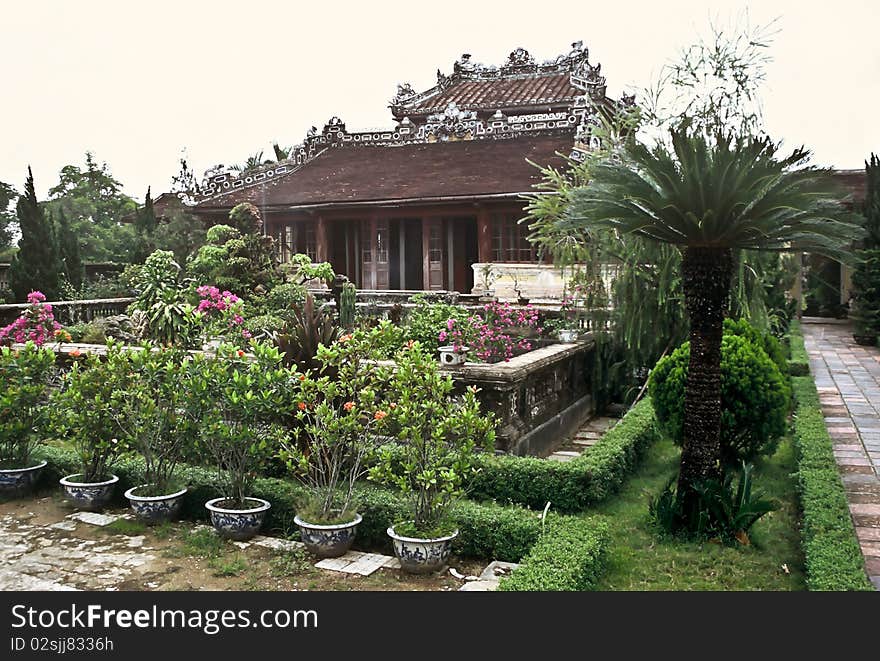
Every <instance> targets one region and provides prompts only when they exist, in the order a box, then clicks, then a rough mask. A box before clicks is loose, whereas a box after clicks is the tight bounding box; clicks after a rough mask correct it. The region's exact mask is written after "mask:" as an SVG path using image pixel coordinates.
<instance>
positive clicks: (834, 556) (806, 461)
mask: <svg viewBox="0 0 880 661" xmlns="http://www.w3.org/2000/svg"><path fill="white" fill-rule="evenodd" d="M797 332H798V331H797V329H795V331H794V332H793V339H794V335H796V334H797ZM800 341H801V342H803V340H802V339H801V340H800ZM792 345H794V342H793V343H792ZM792 384H793V389H794V395H795V400H796V401H797V406H796V409H795V414H794V442H795V448H796V451H797V462H798V468H797V479H798V490H799V492H800V500H801V508H802V510H803V532H802V535H801V543H802V545H803V549H804V556H805V558H806V568H807V586H808V587H809V589H810V590H871V589H872V587H871V584H870V583H869V582H868V579H867V576H866V574H865V569H864V558H863V557H862V552H861V549H860V548H859V542H858V539H857V538H856V534H855V529H854V527H853V522H852V518H851V517H850V513H849V506H848V505H847V499H846V491H845V490H844V488H843V483H842V482H841V480H840V474H839V473H838V468H837V462H836V460H835V459H834V453H833V451H832V444H831V438H830V437H829V435H828V429H827V428H826V427H825V419H824V417H823V414H822V408H821V406H820V405H819V394H818V392H817V391H816V384H815V383H814V382H813V379H812V377H809V376H802V377H793V378H792Z"/></svg>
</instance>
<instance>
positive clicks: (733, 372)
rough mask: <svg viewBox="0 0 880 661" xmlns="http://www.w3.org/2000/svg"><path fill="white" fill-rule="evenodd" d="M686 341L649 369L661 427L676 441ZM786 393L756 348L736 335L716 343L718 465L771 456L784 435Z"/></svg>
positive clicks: (687, 352)
mask: <svg viewBox="0 0 880 661" xmlns="http://www.w3.org/2000/svg"><path fill="white" fill-rule="evenodd" d="M689 360H690V343H689V342H685V343H684V344H682V345H681V346H680V347H679V348H678V349H676V350H675V351H674V352H673V353H672V354H671V355H669V356H666V357H665V358H662V359H661V360H660V361H658V362H657V365H656V366H655V367H654V369H653V370H652V371H651V377H650V380H649V392H650V395H651V400H652V401H653V403H654V410H655V412H656V414H657V421H658V423H659V424H660V426H661V429H662V430H663V431H664V432H665V433H666V434H668V435H669V437H670V438H672V440H674V441H675V442H676V443H679V444H680V443H681V441H682V437H683V433H684V394H685V383H686V381H687V369H688V362H689ZM789 399H790V390H789V387H788V385H787V384H786V383H785V381H784V378H783V376H782V374H780V372H779V368H778V367H776V364H775V363H774V362H773V361H772V360H770V358H769V357H768V356H767V353H766V352H765V351H764V349H763V348H761V347H760V346H756V345H755V344H753V343H752V342H750V341H749V340H747V339H746V338H745V337H742V336H740V335H731V334H729V333H727V334H725V335H724V338H723V339H722V343H721V461H722V463H723V464H724V465H725V466H734V467H735V466H739V465H740V464H741V463H742V462H743V461H746V462H748V461H751V460H753V459H754V458H755V457H758V456H760V455H770V454H772V453H773V452H774V451H775V449H776V445H777V443H778V440H779V438H780V437H781V436H782V435H783V434H784V433H785V419H786V415H787V414H788V409H789Z"/></svg>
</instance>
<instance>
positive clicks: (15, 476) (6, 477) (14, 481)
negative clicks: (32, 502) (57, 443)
mask: <svg viewBox="0 0 880 661" xmlns="http://www.w3.org/2000/svg"><path fill="white" fill-rule="evenodd" d="M46 463H47V462H45V461H41V462H40V463H38V464H37V465H36V466H30V467H28V468H5V469H2V470H0V498H18V497H20V496H27V495H29V494H30V493H31V491H33V488H34V484H36V482H37V478H39V477H40V471H41V470H43V469H44V468H45V467H46Z"/></svg>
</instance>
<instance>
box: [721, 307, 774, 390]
mask: <svg viewBox="0 0 880 661" xmlns="http://www.w3.org/2000/svg"><path fill="white" fill-rule="evenodd" d="M724 334H725V335H739V336H740V337H744V338H745V339H747V340H748V341H749V342H751V343H752V344H754V345H755V346H758V347H761V348H762V349H763V350H764V353H766V354H767V357H768V358H770V360H772V361H773V363H774V364H775V365H776V367H777V368H779V373H780V374H782V375H783V376H785V374H786V372H788V359H787V357H786V355H785V349H784V348H783V346H782V343H781V342H780V341H779V340H778V339H776V337H775V336H774V335H773V334H772V333H762V332H761V331H760V330H758V329H757V328H755V327H754V326H752V325H751V324H750V323H749V322H748V321H746V320H745V319H736V320H734V319H725V320H724ZM786 381H787V379H783V382H786ZM786 385H787V384H786Z"/></svg>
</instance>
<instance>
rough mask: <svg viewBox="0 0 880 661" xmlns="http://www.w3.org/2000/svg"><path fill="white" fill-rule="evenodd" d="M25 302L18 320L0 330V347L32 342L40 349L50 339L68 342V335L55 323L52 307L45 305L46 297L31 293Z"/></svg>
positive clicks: (41, 294)
mask: <svg viewBox="0 0 880 661" xmlns="http://www.w3.org/2000/svg"><path fill="white" fill-rule="evenodd" d="M27 302H28V307H27V309H26V310H25V311H24V312H23V313H22V315H21V316H20V317H19V318H18V319H16V320H15V321H13V322H12V323H11V324H9V325H8V326H6V327H5V328H0V345H3V344H5V345H10V344H12V343H13V342H19V343H24V342H33V343H34V344H36V345H37V346H38V347H41V346H43V344H45V343H46V342H47V341H49V340H51V339H56V340H58V341H62V340H65V341H69V340H70V335H68V334H67V333H66V332H65V331H64V330H62V328H61V324H59V323H58V322H57V321H55V317H54V315H53V314H52V305H51V304H50V303H46V296H45V295H44V294H43V293H42V292H38V291H32V292H31V293H30V294H28V297H27Z"/></svg>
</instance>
